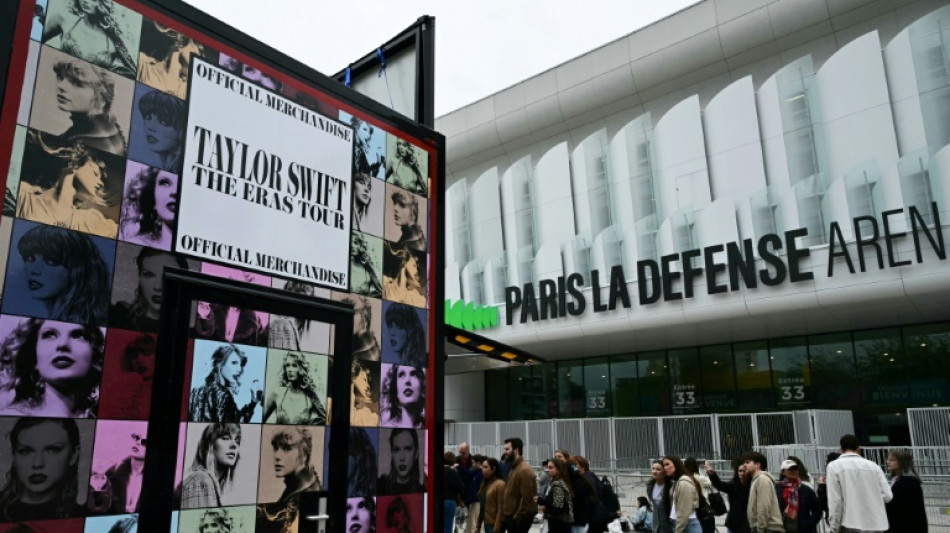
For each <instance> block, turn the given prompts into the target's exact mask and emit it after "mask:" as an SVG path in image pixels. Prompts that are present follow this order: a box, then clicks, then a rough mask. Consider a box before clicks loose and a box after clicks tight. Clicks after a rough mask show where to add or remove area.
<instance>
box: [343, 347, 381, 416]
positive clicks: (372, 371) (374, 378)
mask: <svg viewBox="0 0 950 533" xmlns="http://www.w3.org/2000/svg"><path fill="white" fill-rule="evenodd" d="M350 376H351V382H350V401H351V402H352V403H351V405H350V424H351V425H353V426H359V427H376V426H378V425H379V386H380V382H379V378H380V366H379V362H378V361H364V360H360V359H353V363H352V371H351V372H350Z"/></svg>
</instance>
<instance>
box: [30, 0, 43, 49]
mask: <svg viewBox="0 0 950 533" xmlns="http://www.w3.org/2000/svg"><path fill="white" fill-rule="evenodd" d="M46 3H47V0H36V7H35V8H34V10H33V25H32V26H31V27H30V39H31V40H33V41H39V40H40V39H42V38H43V22H45V21H46ZM30 44H33V43H30Z"/></svg>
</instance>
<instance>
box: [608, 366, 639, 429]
mask: <svg viewBox="0 0 950 533" xmlns="http://www.w3.org/2000/svg"><path fill="white" fill-rule="evenodd" d="M609 376H610V383H611V387H610V393H611V399H612V400H613V401H612V403H613V416H637V415H639V414H640V397H639V394H638V390H637V389H638V386H637V356H636V355H622V356H619V357H612V358H611V359H610V374H609Z"/></svg>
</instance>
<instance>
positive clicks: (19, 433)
mask: <svg viewBox="0 0 950 533" xmlns="http://www.w3.org/2000/svg"><path fill="white" fill-rule="evenodd" d="M95 427H96V424H95V421H94V420H74V419H72V418H34V417H21V418H14V417H0V435H8V436H9V437H8V438H4V439H0V472H2V473H3V474H2V476H3V478H2V479H9V480H15V482H16V483H18V484H19V485H20V486H21V487H23V489H22V490H23V492H20V494H19V495H15V496H14V497H13V500H12V501H10V502H7V503H6V505H5V506H4V509H3V511H2V512H0V522H30V521H34V520H53V519H60V518H73V517H79V516H85V515H86V508H85V505H84V504H85V502H86V496H87V495H88V493H89V468H90V465H91V462H92V443H93V436H94V433H95ZM11 443H12V446H17V447H19V451H18V453H13V449H12V446H11ZM47 449H55V450H57V451H56V452H55V453H50V452H48V451H46V450H47ZM41 453H42V454H45V457H44V458H45V459H46V460H45V461H43V465H42V470H41V471H40V472H38V471H37V469H36V468H35V467H34V466H33V463H34V461H35V460H36V458H37V454H41ZM38 476H44V477H43V478H40V479H37V478H38ZM31 478H32V479H31ZM73 486H74V487H76V488H77V489H78V490H77V491H76V500H75V503H74V504H73V505H72V506H65V507H60V506H54V505H53V503H54V502H55V501H56V498H57V497H59V496H60V495H61V494H62V492H64V491H66V490H69V489H68V488H69V487H73ZM30 489H33V490H32V492H36V493H42V494H37V496H39V499H40V500H39V501H36V499H34V501H31V502H30V503H27V502H24V501H23V494H24V492H25V491H26V490H30ZM55 531H59V530H55Z"/></svg>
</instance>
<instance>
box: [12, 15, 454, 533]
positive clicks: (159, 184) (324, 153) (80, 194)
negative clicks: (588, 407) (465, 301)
mask: <svg viewBox="0 0 950 533" xmlns="http://www.w3.org/2000/svg"><path fill="white" fill-rule="evenodd" d="M0 26H2V27H0V42H2V43H3V44H4V45H5V46H6V45H9V46H8V48H5V50H6V49H9V54H4V58H3V60H2V61H3V62H2V63H0V79H2V86H0V93H2V95H3V101H2V108H0V169H3V171H2V172H0V176H3V180H4V181H5V189H4V190H5V196H4V203H3V211H2V217H0V279H2V280H3V283H2V295H0V296H2V300H0V346H2V347H0V471H2V474H3V475H2V476H0V532H8V531H17V532H20V531H34V532H56V533H89V532H103V533H105V532H115V531H121V532H134V531H141V532H153V531H155V532H165V531H171V532H182V533H185V532H189V533H191V532H195V533H197V532H204V531H229V532H232V533H237V532H243V533H254V532H281V533H289V532H296V531H299V532H301V533H303V532H307V531H343V530H344V529H346V530H347V531H353V532H355V531H366V532H369V531H375V530H376V529H377V528H378V529H385V528H387V527H396V528H398V529H399V530H400V531H404V530H407V531H425V530H431V529H432V528H433V523H432V520H438V519H440V518H441V517H440V506H439V505H433V501H432V497H431V495H432V494H437V493H438V490H437V487H438V486H439V480H438V479H437V477H438V475H437V474H439V473H441V469H438V465H439V463H438V462H435V463H433V462H432V457H435V455H436V454H435V451H437V450H441V449H442V437H441V431H440V430H439V428H440V427H441V421H440V420H439V418H441V416H440V415H438V413H441V412H442V391H441V383H442V380H441V378H440V376H441V375H442V373H443V366H442V358H440V357H436V355H437V353H438V352H439V351H440V350H441V349H440V348H437V346H436V343H435V342H434V339H436V338H439V336H440V335H441V325H440V324H439V322H440V321H437V320H436V317H440V316H442V314H443V311H442V303H441V302H442V301H443V295H442V289H441V288H440V287H441V283H440V282H439V281H438V278H439V277H440V273H441V272H442V271H443V268H444V267H443V266H442V265H441V264H440V263H441V260H440V259H439V258H440V251H439V250H438V249H437V243H438V242H439V239H438V236H439V234H440V229H441V227H442V224H441V223H440V220H441V216H442V213H441V209H440V206H441V201H442V200H441V199H442V191H443V186H442V182H441V177H442V174H443V168H444V164H445V163H444V148H445V140H444V138H443V137H442V136H441V135H439V134H438V133H436V132H434V131H432V130H431V129H430V128H428V127H426V126H424V125H422V124H420V123H418V122H415V121H413V120H411V119H409V118H407V117H406V116H404V115H401V114H399V113H397V112H395V111H393V110H391V109H389V108H387V107H385V106H383V105H381V104H378V103H376V102H375V101H373V100H371V99H369V98H367V97H365V96H362V95H360V94H357V93H356V92H355V91H353V90H351V89H349V88H348V87H346V86H345V85H344V84H342V83H339V82H337V81H335V80H333V79H331V78H328V77H326V76H324V75H322V74H320V73H318V72H316V71H314V70H312V69H310V68H308V67H306V66H305V65H303V64H301V63H300V62H298V61H296V60H293V59H291V58H289V57H287V56H285V55H283V54H281V53H280V52H277V51H276V50H273V49H271V48H268V47H267V46H265V45H263V44H262V43H260V42H258V41H256V40H255V39H253V38H252V37H250V36H248V35H245V34H242V33H240V32H238V31H236V30H234V29H233V28H230V27H228V26H226V25H225V24H223V23H222V22H220V21H218V20H216V19H214V18H212V17H210V16H208V15H207V14H204V13H202V12H200V11H197V10H195V9H194V8H192V7H190V6H188V5H186V4H184V3H183V2H180V1H178V0H150V1H147V0H10V1H5V2H3V6H2V8H0ZM430 59H431V58H430ZM428 75H430V76H431V71H429V72H428ZM430 468H436V469H437V470H438V472H435V471H433V475H429V473H430ZM427 517H428V518H427ZM427 521H428V522H429V523H426V522H427Z"/></svg>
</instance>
